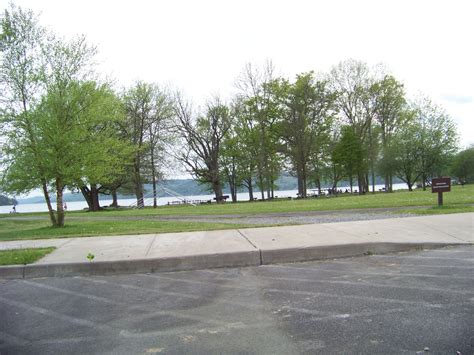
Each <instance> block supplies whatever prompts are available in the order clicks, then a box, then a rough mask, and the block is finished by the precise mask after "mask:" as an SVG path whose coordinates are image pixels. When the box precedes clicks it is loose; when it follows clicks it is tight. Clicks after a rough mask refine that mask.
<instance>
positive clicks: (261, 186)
mask: <svg viewBox="0 0 474 355" xmlns="http://www.w3.org/2000/svg"><path fill="white" fill-rule="evenodd" d="M258 181H259V185H260V186H259V188H260V193H261V194H262V200H265V188H264V185H263V176H262V175H259V177H258Z"/></svg>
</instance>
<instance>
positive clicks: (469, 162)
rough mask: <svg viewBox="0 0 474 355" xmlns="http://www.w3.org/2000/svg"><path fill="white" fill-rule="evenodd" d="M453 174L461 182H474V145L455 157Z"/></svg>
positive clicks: (452, 166) (452, 165) (452, 167)
mask: <svg viewBox="0 0 474 355" xmlns="http://www.w3.org/2000/svg"><path fill="white" fill-rule="evenodd" d="M451 172H452V174H453V175H454V176H455V177H456V178H457V179H458V180H459V182H460V183H462V184H464V183H474V147H471V148H468V149H465V150H463V151H461V152H459V153H458V154H456V155H455V156H454V158H453V162H452V164H451Z"/></svg>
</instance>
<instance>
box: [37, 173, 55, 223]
mask: <svg viewBox="0 0 474 355" xmlns="http://www.w3.org/2000/svg"><path fill="white" fill-rule="evenodd" d="M41 186H42V188H43V194H44V199H45V201H46V205H47V206H48V213H49V219H50V220H51V224H52V225H53V227H56V226H57V224H58V222H57V220H56V215H55V214H54V211H53V206H52V205H51V198H50V197H49V191H48V185H47V184H46V181H45V180H44V179H41Z"/></svg>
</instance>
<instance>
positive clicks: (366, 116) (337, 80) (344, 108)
mask: <svg viewBox="0 0 474 355" xmlns="http://www.w3.org/2000/svg"><path fill="white" fill-rule="evenodd" d="M373 82H374V79H373V75H372V74H371V72H370V69H369V67H368V66H367V64H365V63H363V62H360V61H356V60H353V59H349V60H346V61H343V62H341V63H339V64H338V65H337V66H335V67H334V68H333V69H332V70H331V73H330V83H331V86H332V90H333V91H335V92H336V93H337V104H338V108H339V111H340V112H341V114H342V117H343V118H344V120H345V121H346V124H348V125H349V126H350V127H351V128H352V130H353V132H354V134H355V136H356V137H357V139H358V141H359V142H360V144H361V145H362V146H366V147H367V148H368V149H365V150H364V152H365V153H366V154H364V155H363V156H362V157H361V158H362V160H363V161H364V164H358V165H357V167H358V169H362V170H358V171H357V180H358V183H359V192H360V193H364V192H367V191H368V178H367V175H368V169H367V167H368V164H367V160H368V159H370V160H373V159H371V158H372V157H373V156H374V155H375V154H374V153H373V151H372V148H373V144H372V137H373V135H372V133H371V130H372V124H373V112H372V111H371V109H370V103H369V98H370V96H369V95H368V92H369V88H370V87H371V85H372V84H373ZM367 153H368V154H367ZM371 165H372V164H371Z"/></svg>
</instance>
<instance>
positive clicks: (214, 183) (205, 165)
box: [175, 94, 232, 203]
mask: <svg viewBox="0 0 474 355" xmlns="http://www.w3.org/2000/svg"><path fill="white" fill-rule="evenodd" d="M175 114H176V117H177V127H176V128H177V131H178V133H179V135H180V136H181V138H182V140H183V142H184V145H183V146H184V147H183V148H184V151H183V152H182V153H181V154H180V155H178V156H177V158H178V159H179V160H180V161H181V162H182V163H183V164H184V165H185V167H186V169H187V171H188V172H190V173H191V174H192V175H193V176H194V177H196V178H197V179H198V180H199V181H200V182H202V183H206V184H209V185H210V187H211V188H212V191H213V192H214V194H215V196H216V197H215V198H216V201H217V202H218V203H220V202H223V201H224V200H223V197H222V196H223V194H222V185H223V184H222V179H221V166H220V155H221V153H222V150H221V148H222V146H221V144H222V142H223V139H224V137H225V135H226V134H227V132H228V131H229V129H230V127H231V125H232V122H231V115H230V112H229V108H228V107H227V105H225V104H224V103H223V102H222V101H221V100H220V99H219V98H215V99H214V100H212V101H210V102H208V103H207V106H206V111H205V113H204V114H201V115H196V114H195V113H194V112H193V110H192V108H191V105H190V104H189V103H186V102H185V101H184V99H183V98H182V97H181V96H180V95H179V94H178V95H177V96H176V100H175Z"/></svg>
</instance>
